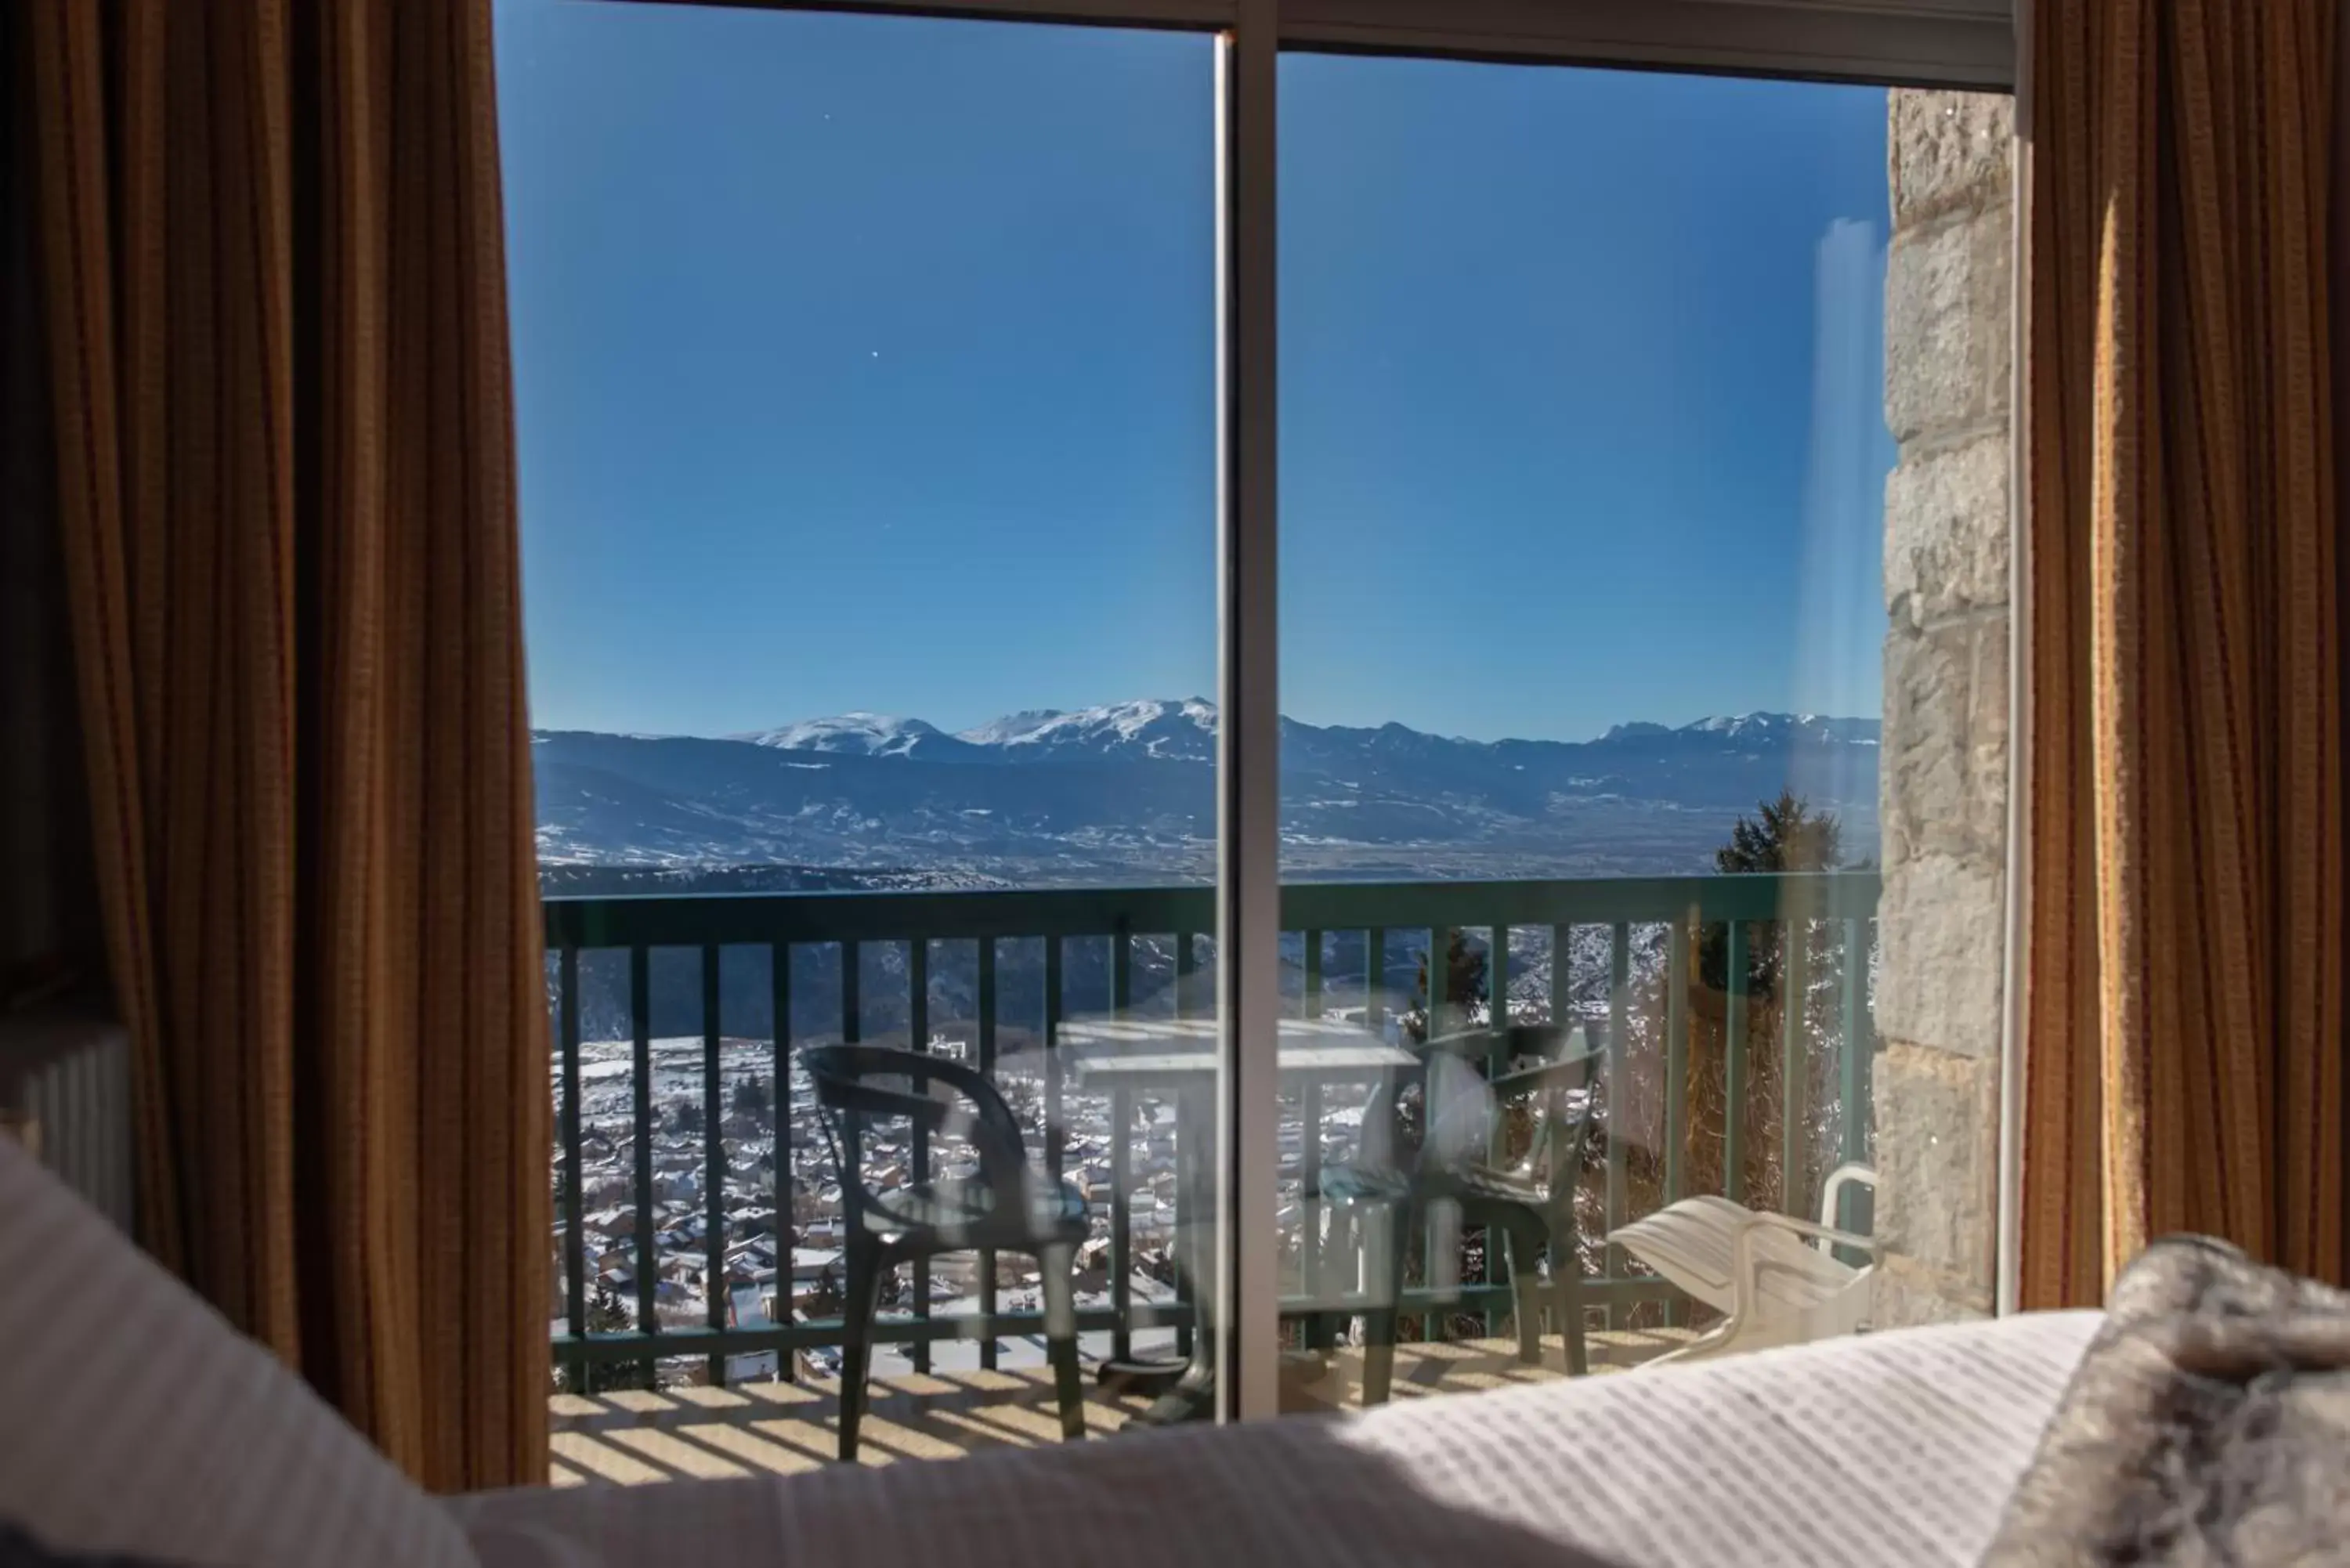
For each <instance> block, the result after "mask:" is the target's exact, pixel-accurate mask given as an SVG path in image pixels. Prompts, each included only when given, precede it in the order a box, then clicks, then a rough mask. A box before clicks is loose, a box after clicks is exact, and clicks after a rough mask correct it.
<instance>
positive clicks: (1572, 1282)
mask: <svg viewBox="0 0 2350 1568" xmlns="http://www.w3.org/2000/svg"><path fill="white" fill-rule="evenodd" d="M1544 1230H1545V1231H1547V1232H1548V1236H1547V1241H1548V1242H1549V1249H1550V1288H1551V1296H1552V1299H1553V1300H1555V1301H1556V1302H1557V1303H1558V1314H1559V1316H1561V1317H1563V1318H1565V1320H1566V1322H1565V1324H1564V1325H1563V1326H1564V1327H1565V1331H1566V1375H1567V1376H1569V1377H1582V1376H1586V1375H1587V1374H1588V1373H1589V1372H1590V1371H1591V1349H1590V1346H1589V1345H1588V1344H1587V1343H1586V1340H1585V1337H1584V1316H1585V1314H1584V1311H1583V1241H1582V1237H1581V1235H1580V1234H1579V1233H1578V1232H1577V1231H1576V1230H1575V1221H1574V1220H1573V1218H1572V1217H1571V1216H1570V1217H1569V1218H1567V1219H1565V1220H1558V1219H1553V1220H1550V1221H1549V1222H1548V1223H1547V1224H1545V1225H1544Z"/></svg>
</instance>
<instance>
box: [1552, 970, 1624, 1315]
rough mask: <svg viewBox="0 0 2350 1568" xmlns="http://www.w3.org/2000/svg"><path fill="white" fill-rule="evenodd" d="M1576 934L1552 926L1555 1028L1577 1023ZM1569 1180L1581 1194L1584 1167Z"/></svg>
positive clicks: (1560, 1263) (1556, 1261) (1555, 1268)
mask: <svg viewBox="0 0 2350 1568" xmlns="http://www.w3.org/2000/svg"><path fill="white" fill-rule="evenodd" d="M1574 935H1575V929H1574V928H1573V927H1571V926H1553V927H1552V928H1551V929H1550V1022H1551V1025H1552V1027H1554V1028H1556V1029H1572V1028H1573V1027H1574V1026H1575V1019H1574V1012H1575V977H1574V975H1573V974H1571V973H1570V972H1569V971H1568V960H1569V956H1570V951H1571V949H1572V948H1573V945H1574V941H1573V939H1574ZM1583 1081H1584V1083H1585V1085H1586V1088H1585V1090H1584V1092H1585V1093H1586V1095H1587V1094H1589V1093H1590V1092H1591V1091H1590V1089H1589V1087H1588V1086H1587V1085H1589V1084H1590V1083H1591V1077H1590V1074H1589V1071H1588V1070H1587V1069H1586V1072H1585V1075H1584V1079H1583ZM1566 1179H1567V1180H1569V1181H1571V1182H1573V1183H1575V1189H1576V1193H1577V1196H1578V1197H1579V1196H1580V1194H1581V1189H1582V1186H1583V1172H1582V1170H1581V1169H1580V1168H1576V1169H1574V1170H1570V1171H1568V1172H1567V1173H1566ZM1568 1212H1569V1213H1572V1212H1574V1210H1573V1209H1572V1208H1570V1209H1569V1210H1568ZM1550 1267H1551V1273H1552V1275H1553V1277H1554V1278H1555V1277H1557V1276H1558V1275H1560V1274H1561V1273H1563V1272H1565V1270H1568V1269H1574V1270H1576V1271H1577V1272H1580V1271H1581V1270H1582V1268H1583V1260H1582V1258H1581V1257H1579V1256H1576V1257H1564V1258H1562V1257H1558V1256H1555V1255H1554V1256H1553V1257H1552V1258H1551V1261H1550ZM1603 1267H1604V1265H1603ZM1615 1314H1616V1309H1615V1308H1613V1307H1610V1308H1608V1309H1607V1320H1608V1321H1609V1322H1611V1323H1612V1322H1614V1321H1615ZM1566 1327H1567V1324H1566V1323H1565V1321H1564V1319H1563V1318H1562V1320H1561V1321H1560V1323H1559V1324H1558V1328H1559V1331H1560V1332H1561V1333H1565V1330H1566Z"/></svg>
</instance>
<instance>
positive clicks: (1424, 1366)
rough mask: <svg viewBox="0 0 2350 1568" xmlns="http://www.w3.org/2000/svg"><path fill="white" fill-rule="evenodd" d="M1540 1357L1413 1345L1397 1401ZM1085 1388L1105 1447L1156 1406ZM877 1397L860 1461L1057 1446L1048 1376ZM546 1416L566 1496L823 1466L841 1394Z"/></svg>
mask: <svg viewBox="0 0 2350 1568" xmlns="http://www.w3.org/2000/svg"><path fill="white" fill-rule="evenodd" d="M1689 1337H1690V1334H1689V1331H1687V1330H1684V1329H1669V1328H1667V1329H1649V1330H1627V1331H1613V1332H1604V1333H1603V1332H1597V1331H1595V1332H1594V1333H1593V1334H1592V1335H1591V1361H1592V1370H1593V1372H1594V1373H1595V1374H1601V1373H1612V1372H1619V1371H1623V1370H1625V1369H1627V1368H1628V1367H1632V1366H1638V1365H1639V1364H1640V1363H1641V1362H1643V1361H1647V1360H1649V1359H1651V1358H1652V1357H1655V1356H1657V1355H1662V1354H1664V1353H1665V1352H1666V1351H1668V1350H1669V1349H1671V1348H1672V1347H1673V1346H1674V1345H1679V1344H1680V1343H1682V1342H1683V1341H1685V1340H1687V1339H1688V1338H1689ZM1565 1370H1566V1367H1565V1349H1564V1347H1563V1346H1562V1345H1561V1344H1560V1343H1559V1342H1558V1341H1556V1340H1555V1339H1554V1340H1550V1341H1547V1342H1545V1344H1544V1360H1543V1364H1542V1365H1541V1366H1525V1365H1523V1364H1522V1363H1520V1362H1519V1361H1518V1359H1517V1356H1516V1350H1515V1345H1514V1344H1513V1342H1510V1341H1506V1340H1495V1339H1485V1340H1464V1341H1460V1342H1456V1343H1452V1344H1446V1345H1404V1346H1402V1347H1401V1348H1400V1349H1399V1350H1398V1352H1397V1354H1396V1376H1395V1397H1397V1398H1399V1399H1401V1398H1411V1397H1420V1396H1424V1395H1429V1394H1462V1393H1473V1392H1476V1391H1478V1390H1481V1389H1492V1388H1505V1387H1510V1386H1515V1385H1519V1384H1524V1383H1541V1382H1548V1381H1550V1380H1552V1379H1554V1378H1557V1377H1561V1376H1565ZM1360 1376H1361V1353H1360V1352H1359V1351H1357V1350H1351V1349H1350V1350H1346V1351H1341V1352H1340V1353H1338V1355H1336V1357H1335V1358H1334V1360H1333V1362H1332V1365H1331V1367H1330V1370H1329V1371H1328V1372H1326V1373H1325V1374H1324V1375H1323V1376H1321V1377H1320V1378H1318V1379H1315V1380H1314V1381H1311V1382H1302V1381H1301V1382H1294V1383H1291V1382H1285V1383H1284V1387H1283V1391H1282V1392H1283V1399H1282V1404H1283V1408H1284V1410H1296V1411H1308V1410H1318V1409H1326V1408H1334V1407H1336V1408H1352V1407H1355V1406H1356V1405H1357V1404H1358V1403H1359V1401H1360V1396H1361V1386H1360ZM872 1396H873V1403H872V1406H871V1407H870V1408H869V1410H868V1412H867V1415H866V1417H865V1431H864V1436H863V1440H862V1442H861V1444H860V1449H861V1452H860V1454H859V1456H858V1458H859V1462H860V1463H863V1464H868V1465H886V1464H895V1463H898V1462H899V1461H900V1460H906V1459H963V1458H965V1457H967V1456H969V1455H972V1454H975V1453H982V1452H985V1451H987V1450H990V1449H1026V1448H1036V1447H1040V1446H1050V1445H1054V1444H1057V1443H1058V1442H1059V1441H1060V1423H1059V1420H1058V1418H1057V1417H1055V1414H1054V1410H1053V1400H1052V1385H1051V1382H1050V1380H1049V1377H1048V1375H1047V1374H1046V1373H1045V1370H1044V1368H1042V1367H1036V1368H1033V1369H1032V1368H1022V1369H1007V1370H1004V1371H1000V1372H945V1373H939V1374H934V1375H916V1376H903V1377H887V1378H877V1379H875V1380H874V1383H873V1388H872ZM1148 1404H1149V1401H1148V1400H1146V1399H1142V1398H1139V1397H1134V1396H1115V1395H1111V1394H1107V1393H1105V1392H1103V1391H1102V1390H1100V1389H1099V1388H1097V1387H1096V1386H1094V1384H1093V1382H1092V1379H1091V1376H1090V1375H1088V1377H1087V1407H1086V1426H1087V1432H1088V1433H1089V1434H1091V1435H1093V1436H1097V1437H1107V1436H1109V1435H1110V1434H1112V1433H1115V1432H1117V1431H1118V1429H1119V1428H1122V1427H1124V1426H1125V1425H1126V1424H1127V1422H1128V1421H1129V1420H1130V1419H1132V1418H1133V1417H1134V1416H1135V1415H1136V1414H1138V1413H1139V1411H1141V1410H1142V1409H1143V1408H1145V1407H1147V1406H1148ZM548 1407H549V1411H550V1414H551V1417H552V1424H553V1427H554V1438H553V1444H552V1447H553V1459H552V1463H551V1464H550V1465H549V1467H548V1469H549V1474H548V1480H550V1481H551V1482H552V1483H553V1484H555V1485H556V1486H583V1485H600V1484H608V1483H617V1484H620V1485H637V1484H639V1483H643V1482H648V1481H663V1480H680V1479H683V1478H709V1477H719V1476H743V1475H757V1474H762V1473H764V1474H771V1475H789V1474H792V1473H794V1472H795V1471H799V1470H805V1469H815V1468H816V1466H818V1465H820V1464H824V1463H826V1462H827V1461H828V1460H829V1459H831V1458H832V1455H833V1452H834V1447H835V1443H836V1441H837V1439H836V1437H835V1432H836V1430H837V1428H836V1426H835V1421H836V1417H837V1408H838V1404H837V1397H836V1386H835V1385H834V1384H833V1383H831V1382H829V1381H826V1380H816V1381H811V1382H806V1383H797V1384H794V1383H751V1384H744V1385H742V1386H738V1387H733V1388H711V1387H701V1386H687V1387H680V1388H666V1389H663V1390H661V1391H660V1392H659V1393H657V1394H656V1393H645V1392H633V1391H632V1392H619V1393H611V1394H599V1395H596V1396H593V1397H586V1396H581V1395H576V1394H558V1395H556V1396H555V1397H553V1398H552V1399H550V1400H549V1401H548Z"/></svg>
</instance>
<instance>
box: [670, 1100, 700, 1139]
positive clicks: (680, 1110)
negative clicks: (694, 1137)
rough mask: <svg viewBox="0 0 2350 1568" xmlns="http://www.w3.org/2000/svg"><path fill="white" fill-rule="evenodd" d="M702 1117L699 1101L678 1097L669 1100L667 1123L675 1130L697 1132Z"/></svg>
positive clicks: (689, 1132) (688, 1132)
mask: <svg viewBox="0 0 2350 1568" xmlns="http://www.w3.org/2000/svg"><path fill="white" fill-rule="evenodd" d="M669 1125H670V1126H671V1127H673V1128H675V1129H676V1130H677V1131H679V1132H681V1133H687V1134H692V1133H698V1132H700V1131H701V1130H702V1102H701V1101H699V1100H690V1099H684V1098H679V1099H675V1100H671V1102H670V1106H669Z"/></svg>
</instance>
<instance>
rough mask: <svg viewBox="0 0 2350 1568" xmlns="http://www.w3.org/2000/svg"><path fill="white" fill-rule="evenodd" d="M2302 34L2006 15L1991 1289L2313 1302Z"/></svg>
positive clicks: (2315, 735)
mask: <svg viewBox="0 0 2350 1568" xmlns="http://www.w3.org/2000/svg"><path fill="white" fill-rule="evenodd" d="M2032 26H2033V36H2032V59H2033V72H2032V77H2033V80H2032V84H2031V87H2030V88H2029V91H2030V93H2031V103H2030V105H2029V111H2030V122H2031V126H2032V138H2033V192H2032V205H2031V216H2030V220H2029V221H2030V222H2031V223H2032V225H2033V229H2032V236H2031V253H2032V256H2033V277H2032V282H2031V293H2030V302H2029V306H2028V308H2029V312H2030V314H2029V318H2028V323H2027V328H2026V330H2027V337H2028V353H2029V363H2030V369H2029V372H2028V374H2029V412H2028V449H2029V450H2028V457H2027V462H2028V465H2029V466H2028V483H2029V487H2030V498H2031V509H2032V525H2031V531H2030V539H2029V542H2028V546H2027V549H2028V554H2027V556H2026V561H2025V570H2026V575H2027V578H2028V585H2027V587H2028V602H2029V607H2030V617H2031V630H2030V634H2029V635H2030V639H2031V647H2030V659H2031V661H2032V664H2031V668H2032V670H2033V677H2032V690H2033V714H2032V722H2031V745H2032V757H2033V788H2032V794H2031V797H2030V799H2029V802H2028V807H2027V815H2028V821H2027V825H2026V832H2027V839H2026V845H2027V851H2026V852H2027V855H2028V857H2029V864H2030V886H2031V895H2030V899H2031V903H2030V928H2031V933H2032V935H2031V950H2030V952H2029V954H2028V955H2027V961H2026V964H2027V968H2026V972H2027V986H2028V990H2027V995H2026V1037H2025V1046H2024V1075H2025V1093H2024V1126H2023V1128H2022V1138H2023V1150H2022V1153H2023V1179H2024V1189H2023V1206H2022V1234H2021V1238H2020V1242H2021V1248H2022V1255H2021V1257H2020V1259H2019V1262H2020V1265H2021V1268H2020V1277H2021V1284H2022V1301H2023V1304H2024V1305H2026V1306H2056V1305H2071V1304H2081V1303H2096V1302H2100V1301H2102V1300H2103V1299H2104V1295H2105V1291H2106V1285H2107V1283H2108V1282H2110V1281H2111V1279H2112V1277H2113V1275H2114V1272H2116V1270H2117V1269H2118V1268H2119V1266H2120V1265H2121V1264H2122V1263H2123V1262H2126V1261H2127V1260H2128V1259H2129V1258H2130V1257H2131V1256H2132V1255H2133V1254H2134V1253H2136V1252H2137V1251H2138V1249H2139V1248H2141V1247H2143V1246H2144V1245H2145V1244H2146V1243H2147V1241H2149V1240H2151V1239H2152V1238H2154V1237H2156V1236H2158V1235H2161V1234H2163V1233H2165V1232H2168V1231H2202V1232H2206V1233H2210V1234H2213V1235H2219V1236H2223V1237H2226V1238H2228V1239H2229V1240H2230V1241H2235V1242H2237V1243H2239V1244H2240V1245H2241V1246H2243V1247H2244V1248H2246V1249H2247V1250H2248V1251H2251V1252H2252V1253H2253V1254H2254V1255H2255V1256H2257V1257H2260V1258H2262V1259H2266V1260H2270V1261H2272V1262H2279V1263H2282V1264H2283V1265H2285V1266H2287V1267H2290V1268H2293V1269H2296V1270H2299V1271H2301V1272H2307V1273H2312V1274H2315V1275H2317V1276H2319V1277H2322V1278H2325V1279H2332V1280H2338V1279H2340V1278H2341V1277H2342V1272H2343V1234H2342V1224H2343V1213H2342V1184H2343V1172H2342V1161H2343V1141H2342V1093H2343V1077H2342V1055H2343V1052H2342V1038H2341V1027H2342V967H2343V966H2342V957H2343V940H2344V931H2343V919H2342V914H2343V910H2342V870H2343V858H2342V847H2343V846H2342V802H2341V784H2342V778H2341V745H2342V711H2341V687H2340V673H2339V670H2340V656H2341V648H2340V628H2339V623H2338V615H2339V603H2338V591H2337V584H2336V562H2337V535H2336V529H2337V526H2338V518H2337V514H2336V510H2335V474H2334V450H2333V447H2332V445H2331V441H2332V434H2333V430H2332V426H2333V418H2334V415H2333V398H2334V390H2333V382H2332V374H2331V369H2330V366H2329V364H2328V360H2327V348H2326V346H2327V344H2328V342H2329V332H2330V324H2331V310H2332V303H2331V300H2330V297H2329V289H2328V286H2327V266H2328V262H2327V255H2326V241H2327V233H2328V223H2329V217H2330V211H2331V209H2330V202H2329V187H2330V182H2331V180H2332V174H2333V164H2332V115H2333V104H2334V60H2335V52H2334V28H2335V26H2337V23H2336V20H2335V16H2334V4H2333V3H2332V0H2037V4H2035V5H2034V7H2033V23H2032Z"/></svg>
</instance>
